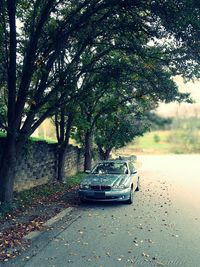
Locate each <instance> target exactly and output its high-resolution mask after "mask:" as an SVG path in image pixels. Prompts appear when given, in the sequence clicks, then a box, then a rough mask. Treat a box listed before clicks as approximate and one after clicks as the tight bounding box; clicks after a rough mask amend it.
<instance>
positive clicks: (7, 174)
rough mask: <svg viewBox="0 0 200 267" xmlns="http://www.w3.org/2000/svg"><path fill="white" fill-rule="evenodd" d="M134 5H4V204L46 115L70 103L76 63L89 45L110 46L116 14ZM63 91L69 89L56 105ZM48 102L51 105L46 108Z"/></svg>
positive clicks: (0, 193)
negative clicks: (60, 61)
mask: <svg viewBox="0 0 200 267" xmlns="http://www.w3.org/2000/svg"><path fill="white" fill-rule="evenodd" d="M131 5H133V4H131V2H130V3H128V2H127V3H124V1H116V0H112V1H107V0H104V1H100V0H93V1H88V0H83V1H79V2H77V3H76V2H74V1H65V0H60V1H57V0H45V1H42V2H41V1H37V0H35V1H31V2H28V1H22V0H20V1H16V0H3V1H1V9H0V12H1V16H0V25H1V29H3V47H4V49H2V47H1V51H3V66H5V70H6V76H5V77H7V79H6V83H5V85H4V86H3V91H4V99H6V103H5V104H6V105H5V106H7V109H6V112H7V115H6V118H5V123H4V121H3V120H2V119H1V128H3V129H5V131H6V132H7V137H6V146H5V147H6V149H5V150H4V152H3V156H2V159H1V163H0V185H1V186H0V200H1V201H2V202H5V201H11V200H12V196H13V184H14V178H15V166H16V160H17V157H18V155H19V154H20V153H21V151H22V148H23V146H24V144H25V142H26V140H27V139H28V137H29V136H30V135H31V133H32V132H33V131H34V130H35V129H36V128H37V127H38V126H39V125H40V124H41V123H42V121H43V120H44V119H45V118H46V117H48V116H50V115H52V114H53V113H54V111H55V110H56V109H57V108H58V107H59V106H61V105H62V104H64V103H65V100H66V97H67V96H68V91H67V90H66V88H71V84H70V82H71V80H70V73H71V69H73V66H74V62H78V61H79V58H80V56H81V54H82V52H83V51H84V49H85V48H86V47H87V46H88V45H91V44H92V45H93V46H94V47H96V46H98V42H99V41H101V40H102V38H103V39H105V40H107V42H111V39H110V38H109V35H110V32H112V31H111V30H112V29H113V34H116V33H117V29H118V28H119V26H120V20H121V18H119V16H117V14H118V13H124V14H125V13H126V12H128V10H129V8H130V7H131ZM123 17H124V15H123ZM16 20H17V21H18V22H19V26H18V28H17V27H16ZM132 24H133V23H132ZM129 26H130V25H129ZM121 28H127V25H121ZM1 31H2V30H1ZM122 36H123V35H122ZM58 40H59V42H58ZM77 40H78V41H77ZM109 40H110V41H109ZM95 43H96V45H95ZM1 44H2V42H1ZM62 51H64V52H65V54H66V55H68V64H67V68H65V72H64V73H63V76H62V77H60V76H59V74H58V75H56V73H53V66H54V63H55V61H56V60H57V58H58V57H59V55H60V53H61V52H62ZM54 74H55V75H54ZM64 85H65V86H64ZM60 87H62V88H65V90H64V91H62V93H61V94H60V95H59V98H58V100H57V101H56V102H55V101H53V100H54V99H55V95H56V93H57V91H58V89H59V88H60ZM1 91H2V88H1ZM49 102H51V103H52V105H48V109H46V104H47V103H49Z"/></svg>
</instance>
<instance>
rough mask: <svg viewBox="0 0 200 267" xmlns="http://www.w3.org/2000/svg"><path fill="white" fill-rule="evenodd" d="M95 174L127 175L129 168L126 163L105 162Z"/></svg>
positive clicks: (94, 171)
mask: <svg viewBox="0 0 200 267" xmlns="http://www.w3.org/2000/svg"><path fill="white" fill-rule="evenodd" d="M92 173H94V174H101V173H106V174H127V173H128V166H127V163H126V162H104V163H99V164H98V165H97V166H96V167H95V168H94V169H93V171H92Z"/></svg>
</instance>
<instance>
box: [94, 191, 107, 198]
mask: <svg viewBox="0 0 200 267" xmlns="http://www.w3.org/2000/svg"><path fill="white" fill-rule="evenodd" d="M94 195H95V197H96V198H105V193H104V192H95V194H94Z"/></svg>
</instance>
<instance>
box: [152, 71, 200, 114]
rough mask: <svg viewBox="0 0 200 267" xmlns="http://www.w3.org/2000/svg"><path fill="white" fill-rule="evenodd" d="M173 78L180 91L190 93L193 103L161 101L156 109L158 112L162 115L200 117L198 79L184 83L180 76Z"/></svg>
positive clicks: (199, 83) (199, 87)
mask: <svg viewBox="0 0 200 267" xmlns="http://www.w3.org/2000/svg"><path fill="white" fill-rule="evenodd" d="M174 80H175V82H176V84H177V85H178V88H179V90H180V92H188V93H190V94H191V97H192V99H193V100H194V101H195V103H194V104H189V103H181V104H179V103H170V104H163V103H161V104H160V105H159V107H158V109H157V112H158V114H159V115H161V116H164V117H173V116H176V117H190V116H198V117H200V81H195V82H192V81H190V82H187V83H185V82H184V80H183V79H182V78H181V77H180V76H177V77H175V79H174Z"/></svg>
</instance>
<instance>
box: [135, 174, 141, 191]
mask: <svg viewBox="0 0 200 267" xmlns="http://www.w3.org/2000/svg"><path fill="white" fill-rule="evenodd" d="M135 191H137V192H138V191H140V177H138V181H137V187H136V189H135Z"/></svg>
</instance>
